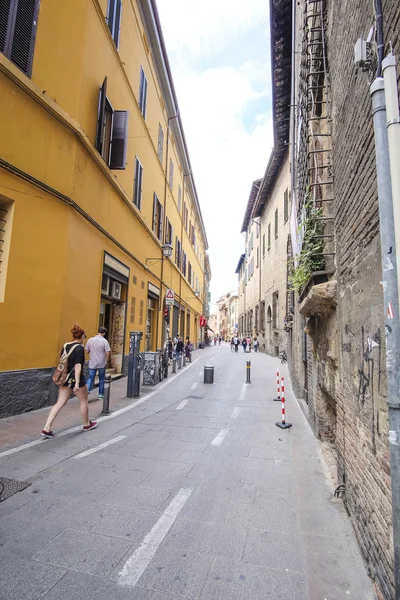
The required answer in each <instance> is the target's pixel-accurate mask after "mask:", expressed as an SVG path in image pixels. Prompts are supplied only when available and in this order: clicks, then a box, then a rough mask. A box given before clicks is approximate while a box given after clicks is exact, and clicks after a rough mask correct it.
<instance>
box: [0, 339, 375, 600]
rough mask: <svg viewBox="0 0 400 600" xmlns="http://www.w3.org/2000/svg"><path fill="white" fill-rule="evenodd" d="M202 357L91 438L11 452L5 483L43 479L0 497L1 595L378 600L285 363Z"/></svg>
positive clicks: (62, 599)
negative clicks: (206, 372)
mask: <svg viewBox="0 0 400 600" xmlns="http://www.w3.org/2000/svg"><path fill="white" fill-rule="evenodd" d="M194 357H195V358H196V361H195V362H193V363H192V365H190V366H188V367H186V368H185V369H184V370H182V371H180V372H179V374H178V376H177V377H173V378H170V379H168V380H167V382H165V383H164V382H163V384H162V385H160V386H158V388H156V389H155V393H154V394H152V395H150V397H146V396H145V397H143V398H142V399H141V401H140V402H141V403H140V404H136V405H134V406H132V407H131V408H130V409H129V410H126V411H125V412H123V413H122V414H117V416H114V417H113V418H109V419H105V420H103V421H102V422H101V423H100V424H99V427H98V429H97V430H95V431H91V432H87V433H83V432H81V431H73V432H70V433H67V434H65V435H61V436H57V437H56V438H55V439H53V440H48V441H43V442H41V443H39V444H37V445H35V446H32V447H29V448H25V449H23V450H21V451H18V452H15V453H13V454H11V455H6V456H4V453H3V455H2V453H1V451H0V476H3V477H10V478H16V479H19V480H27V479H28V480H29V482H31V484H32V485H31V486H30V487H28V488H27V489H25V490H24V491H22V492H19V493H17V494H15V495H13V496H12V497H10V498H9V499H7V500H5V501H4V502H2V503H1V504H0V565H1V568H0V598H1V599H3V598H4V599H6V600H14V599H15V600H36V599H39V598H45V599H46V600H66V599H68V600H69V599H74V598H77V599H82V600H95V599H96V600H128V599H129V600H131V599H133V600H179V599H181V600H183V599H191V600H195V599H199V600H218V599H221V600H222V599H223V600H266V599H269V600H341V599H347V598H348V599H349V600H350V599H353V600H373V598H374V595H373V592H372V586H371V583H370V580H369V578H368V577H367V573H366V568H365V566H364V563H363V561H362V558H361V556H360V553H359V551H358V549H357V544H356V540H355V536H354V533H353V530H352V527H351V525H350V523H349V520H348V518H347V515H346V512H345V510H344V509H343V505H342V502H341V501H340V500H337V499H334V497H333V488H332V486H331V483H330V480H329V476H328V475H327V469H326V466H325V465H324V462H323V460H322V458H321V454H320V451H319V447H318V442H317V441H316V440H315V438H314V436H313V434H312V432H311V430H310V428H309V426H308V424H307V422H306V420H305V417H304V415H303V413H302V411H301V409H300V407H299V405H298V404H297V401H296V399H295V398H294V396H293V393H292V391H291V387H290V383H289V380H288V371H287V367H286V365H281V364H280V362H279V361H278V360H277V359H274V358H271V357H268V356H265V355H263V354H251V355H250V356H249V355H245V354H244V353H243V352H242V351H240V352H239V353H238V354H235V353H231V351H230V348H229V346H228V345H227V344H222V345H221V347H211V348H208V349H206V350H204V351H202V352H196V355H194ZM246 360H251V380H252V383H251V384H250V385H245V384H244V382H245V364H246ZM207 363H209V364H211V365H213V366H214V367H215V383H214V384H213V385H204V384H203V383H202V381H203V378H202V373H203V367H204V365H205V364H207ZM277 367H279V369H280V371H281V374H282V375H284V376H285V378H286V409H287V420H288V421H290V422H291V423H292V424H293V427H292V428H291V429H288V430H281V429H279V428H278V427H276V425H275V422H276V421H279V420H280V411H281V405H280V403H278V402H273V401H272V398H273V397H275V395H276V393H275V392H276V387H275V386H276V368H277ZM185 401H186V402H185ZM132 404H134V401H133V400H128V399H127V400H126V406H130V405H132ZM122 436H123V437H122ZM116 438H119V439H117V441H115V440H116ZM26 441H27V442H29V440H26ZM108 442H110V443H109V444H108V445H107V446H104V447H103V448H101V449H100V448H99V446H100V445H101V444H106V443H108ZM88 450H93V452H92V453H91V454H87V455H85V456H83V457H79V455H80V454H81V453H83V452H85V451H88Z"/></svg>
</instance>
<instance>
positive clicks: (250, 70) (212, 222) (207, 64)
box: [159, 0, 273, 302]
mask: <svg viewBox="0 0 400 600" xmlns="http://www.w3.org/2000/svg"><path fill="white" fill-rule="evenodd" d="M167 5H168V6H167ZM266 5H267V2H266V0H263V1H261V0H248V1H247V2H245V3H243V1H242V0H240V1H239V0H230V1H228V0H217V1H216V0H213V2H211V0H203V2H201V3H200V2H198V1H196V0H185V1H183V0H159V9H160V17H161V23H162V27H163V32H164V36H165V40H166V45H167V51H168V54H169V58H170V62H171V68H172V73H173V78H174V84H175V88H176V92H177V97H178V103H179V108H180V112H181V116H182V121H183V125H184V129H185V136H186V139H187V142H188V148H189V154H190V160H191V164H192V169H193V175H194V179H195V182H196V187H197V190H198V193H199V200H200V206H201V210H202V214H203V218H204V221H205V226H206V232H207V237H208V242H209V246H210V248H209V254H210V261H211V270H212V283H211V291H212V301H213V302H215V300H216V299H217V298H218V297H220V296H221V295H223V294H224V293H226V292H227V291H229V290H232V289H234V288H235V287H236V286H237V276H236V275H235V273H234V271H235V268H236V265H237V262H238V260H239V257H240V254H241V253H242V252H243V251H244V239H243V237H242V236H241V235H240V229H241V225H242V221H243V216H244V212H245V208H246V204H247V200H248V197H249V193H250V189H251V185H252V182H253V181H254V180H255V179H258V178H260V177H262V175H263V173H264V171H265V167H266V164H267V161H268V158H269V154H270V151H271V147H272V144H273V135H272V123H271V97H270V66H269V58H268V47H269V46H268V44H267V43H266V37H267V36H266V32H265V29H266V26H265V24H266V19H267V18H268V12H267V6H266ZM260 21H262V23H261V24H262V26H261V27H260ZM180 31H181V33H180ZM256 33H257V36H258V37H259V40H258V42H257V39H255V38H256ZM178 38H179V39H178ZM250 38H251V47H252V50H251V56H249V52H246V53H244V52H243V53H242V52H240V43H243V40H244V39H250ZM245 46H246V45H245ZM246 47H247V49H248V48H249V46H248V45H247V46H246ZM232 48H235V52H234V53H232V51H231V49H232ZM171 49H172V52H171ZM217 50H218V53H219V54H218V59H217V58H216V57H215V59H214V58H213V57H211V58H207V60H203V59H204V56H205V55H207V56H209V55H210V53H212V52H217ZM188 52H190V53H191V54H190V55H189V54H188ZM203 53H204V54H203ZM193 54H196V55H197V59H196V60H193Z"/></svg>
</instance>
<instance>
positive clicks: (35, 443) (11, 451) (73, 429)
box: [0, 356, 203, 458]
mask: <svg viewBox="0 0 400 600" xmlns="http://www.w3.org/2000/svg"><path fill="white" fill-rule="evenodd" d="M201 358H203V357H202V356H199V358H196V360H194V361H193V362H192V363H191V364H189V365H188V366H187V367H186V369H185V370H184V371H179V373H176V375H174V376H173V377H171V378H168V379H167V381H166V382H165V383H163V384H162V385H160V387H159V388H157V389H156V390H154V392H150V393H149V394H146V395H145V396H143V398H140V400H136V402H132V404H128V406H124V408H120V409H119V410H116V411H115V412H113V413H111V415H107V416H106V417H100V418H99V419H97V422H98V423H102V422H103V421H108V420H109V419H115V417H119V415H122V414H123V413H125V412H127V411H128V410H132V408H135V407H136V406H139V405H140V404H143V402H146V400H150V398H152V397H153V396H155V395H156V394H158V392H160V391H161V390H163V389H164V388H165V387H167V385H169V384H170V383H172V382H173V381H175V379H176V378H177V377H180V376H181V375H183V373H187V370H188V369H190V367H192V366H193V365H194V364H196V363H197V361H198V360H201ZM43 420H44V419H43ZM76 431H82V425H78V426H77V427H71V428H70V429H66V430H65V431H60V433H57V437H61V436H62V435H68V434H69V433H75V432H76ZM44 442H46V443H50V440H43V439H40V440H35V441H33V442H28V443H27V444H22V445H21V446H16V447H15V448H10V449H9V450H4V451H3V452H0V458H2V457H3V456H10V454H15V453H16V452H21V451H22V450H26V449H27V448H33V447H34V446H38V445H39V444H43V443H44Z"/></svg>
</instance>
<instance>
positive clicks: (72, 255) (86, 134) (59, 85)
mask: <svg viewBox="0 0 400 600" xmlns="http://www.w3.org/2000/svg"><path fill="white" fill-rule="evenodd" d="M106 10H107V0H85V1H83V2H82V0H70V1H69V2H68V3H62V2H59V1H58V0H46V2H42V3H41V5H40V12H39V17H38V27H37V35H36V44H35V49H34V60H33V70H32V76H31V79H30V80H29V79H28V78H27V77H26V76H25V75H24V74H22V73H21V72H20V71H19V70H18V69H17V68H16V67H15V66H14V65H12V63H10V62H9V61H8V60H7V59H6V58H5V57H4V56H2V55H0V89H1V90H2V93H1V94H0V131H1V132H2V133H1V136H0V157H1V158H2V159H3V160H5V161H7V162H8V163H10V164H11V165H13V166H15V167H16V168H17V169H20V170H21V171H22V172H24V173H26V174H28V175H29V176H31V177H33V178H35V179H37V180H38V181H39V182H42V183H44V184H46V185H47V186H50V187H51V188H54V189H55V190H56V191H57V192H59V193H61V194H64V195H65V196H67V197H69V198H71V199H72V200H73V201H74V202H75V203H76V204H77V206H78V207H80V209H82V210H83V211H84V212H85V213H86V215H87V216H88V219H93V220H94V221H95V222H96V223H97V224H98V225H99V226H100V227H101V228H103V229H104V230H105V231H107V232H108V233H109V234H110V235H111V236H112V237H114V238H115V239H116V240H118V242H119V244H121V245H122V246H123V247H124V248H125V249H126V252H124V250H123V249H121V248H119V247H118V246H117V245H116V244H114V243H113V242H112V241H111V240H109V239H108V238H107V237H106V236H105V235H104V234H103V233H101V231H99V230H98V229H96V227H95V226H94V225H93V224H92V223H90V222H89V220H88V219H87V218H85V217H84V216H82V215H80V214H79V213H78V211H77V210H76V209H75V208H72V207H69V206H67V205H66V204H64V203H62V202H61V201H60V200H59V199H57V198H56V197H55V196H54V195H52V194H51V192H46V191H43V189H41V188H40V185H34V184H33V183H28V182H26V181H24V180H23V179H21V178H20V177H17V176H15V175H11V174H9V173H7V172H6V171H5V170H4V169H1V168H0V195H1V196H3V197H5V198H8V199H10V200H12V201H14V203H15V204H14V207H15V211H14V221H13V230H12V239H11V246H10V256H9V263H8V273H7V280H6V290H5V299H4V302H0V323H1V327H0V370H13V369H26V368H41V367H49V366H52V365H54V364H55V360H56V356H57V353H58V351H59V346H60V343H62V342H63V341H65V340H66V339H68V337H69V330H70V328H71V326H72V324H73V323H74V322H75V321H78V322H79V323H80V324H81V325H82V326H83V327H84V328H85V329H86V331H87V333H88V334H89V335H92V334H93V333H95V331H96V328H97V323H98V312H99V303H100V285H101V275H102V265H103V255H104V252H105V251H106V252H108V253H109V254H111V255H112V256H114V257H115V258H117V259H118V260H120V261H121V262H122V263H124V264H125V265H127V266H128V267H129V268H130V284H129V290H128V305H127V327H126V339H125V353H126V352H127V348H128V339H129V331H130V330H133V329H135V330H137V329H139V330H144V329H145V318H144V323H143V324H141V325H139V316H138V315H139V303H140V300H143V301H144V302H145V303H146V299H147V284H148V281H150V282H152V283H153V284H154V285H156V286H157V287H160V283H159V281H157V277H158V278H159V277H160V275H161V262H156V263H154V264H152V265H151V266H149V268H148V269H143V268H142V267H141V266H140V265H139V264H138V263H137V262H136V261H134V260H133V259H132V258H131V257H130V256H129V255H128V253H130V254H132V255H134V256H135V257H136V258H137V259H138V260H139V261H140V262H141V263H145V262H146V258H148V257H158V256H161V249H160V243H159V241H158V240H157V239H156V238H155V236H154V235H153V233H152V232H151V227H152V211H153V194H154V192H156V193H157V195H158V197H159V200H160V202H161V203H162V204H164V190H165V168H166V158H167V157H166V141H167V115H166V112H165V109H163V103H162V102H161V100H160V97H161V89H160V86H159V83H158V81H157V74H156V71H155V68H154V65H153V64H152V60H151V51H150V53H148V52H147V51H146V48H145V46H144V43H143V26H142V24H141V22H140V18H139V12H138V10H137V6H136V3H135V2H133V1H131V0H126V2H124V9H123V13H122V14H123V17H122V26H121V38H120V47H119V50H117V49H116V48H115V45H114V42H113V40H112V38H111V35H110V32H109V30H108V28H107V25H106V23H105V18H104V17H105V14H106ZM71 31H73V32H74V35H71ZM141 65H143V68H144V70H145V73H146V76H147V80H148V86H149V88H148V102H147V117H146V120H144V119H143V116H142V114H141V113H140V110H139V108H138V103H137V100H138V93H139V77H140V66H141ZM105 76H107V78H108V87H107V96H108V98H109V100H110V102H111V104H112V106H113V108H114V109H117V110H118V109H121V110H129V139H128V146H127V167H126V169H125V170H122V171H110V170H109V169H108V167H107V166H106V165H105V163H104V162H103V161H102V159H101V157H99V155H98V153H97V151H96V150H95V149H94V147H93V144H94V142H95V135H96V125H97V110H98V95H99V88H100V86H101V84H102V82H103V80H104V77H105ZM159 123H161V125H162V127H163V130H164V156H163V164H162V165H161V164H160V161H159V159H158V156H157V144H158V127H159ZM135 156H138V157H139V159H140V161H141V163H142V165H143V167H144V174H143V192H142V209H141V211H140V212H139V211H138V210H137V208H136V207H135V206H134V205H133V203H132V197H133V189H134V164H135ZM169 157H171V158H172V160H173V163H174V185H173V189H172V192H171V190H170V189H169V186H167V195H166V203H167V211H166V215H167V217H168V218H169V220H170V222H171V223H172V225H173V228H174V239H173V245H175V236H176V235H177V236H178V238H179V239H181V242H182V247H183V250H184V251H185V252H186V254H187V260H188V261H190V262H191V264H192V267H193V269H194V272H195V274H196V276H197V277H198V279H199V282H200V285H201V287H202V286H203V265H204V252H205V241H204V239H203V238H202V236H201V230H200V226H199V223H197V226H196V236H197V240H198V244H199V251H198V253H199V256H200V253H201V255H202V257H203V261H202V264H200V261H199V258H198V256H196V254H195V252H194V250H193V248H192V246H191V244H190V241H189V239H188V235H187V233H186V232H185V230H183V235H182V236H181V214H180V213H179V212H178V208H177V202H178V200H177V198H178V185H179V186H180V187H181V190H183V188H184V182H183V172H182V168H181V165H180V158H179V156H178V155H177V149H176V145H175V144H173V143H170V144H169ZM169 157H168V165H167V166H168V170H167V177H168V176H169ZM185 192H186V193H185V195H184V196H182V205H183V201H184V200H185V202H186V203H187V205H188V207H189V220H190V219H191V220H192V222H193V221H196V219H195V216H194V212H195V211H194V208H193V206H194V202H193V199H191V198H190V197H189V195H188V193H187V191H186V190H185ZM174 259H175V248H174V252H173V256H172V259H171V260H170V261H168V262H165V263H164V273H163V280H164V285H163V286H162V294H161V301H162V300H163V297H164V293H165V289H166V287H172V288H173V289H174V291H175V294H176V295H178V293H179V290H180V289H181V301H182V305H183V306H185V305H188V306H190V309H191V313H190V314H191V338H192V340H193V341H196V339H195V337H196V336H195V330H194V319H195V315H196V314H197V315H200V314H202V302H201V301H200V300H197V299H195V298H194V297H193V296H194V289H192V288H191V287H190V286H189V285H188V283H187V281H185V280H183V279H182V278H181V276H180V273H179V271H178V269H177V268H176V266H175V262H174ZM133 275H136V276H137V279H138V285H137V286H134V285H133V283H132V276H133ZM141 281H144V282H145V289H144V290H143V289H142V288H141V286H140V282H141ZM132 297H136V303H137V304H136V315H137V316H136V323H134V324H133V325H131V324H130V322H129V314H130V302H131V298H132ZM158 318H159V328H158V330H159V335H158V341H157V346H158V347H159V346H160V345H161V341H162V340H161V332H162V311H158ZM154 349H155V348H154Z"/></svg>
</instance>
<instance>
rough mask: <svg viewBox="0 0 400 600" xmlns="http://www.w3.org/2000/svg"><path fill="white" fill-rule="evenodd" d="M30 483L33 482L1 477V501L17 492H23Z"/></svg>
mask: <svg viewBox="0 0 400 600" xmlns="http://www.w3.org/2000/svg"><path fill="white" fill-rule="evenodd" d="M30 485H32V484H31V483H28V482H27V481H18V479H7V477H0V502H4V500H7V498H10V497H11V496H14V494H16V493H17V492H22V490H24V489H25V488H27V487H29V486H30Z"/></svg>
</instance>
